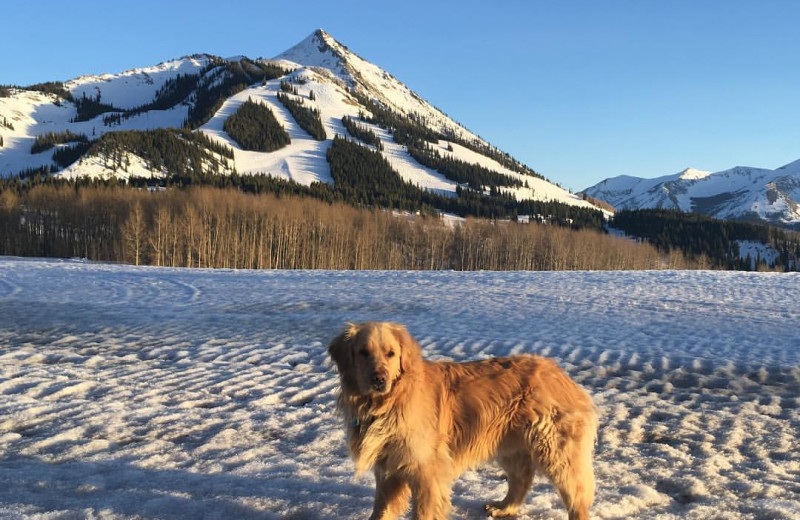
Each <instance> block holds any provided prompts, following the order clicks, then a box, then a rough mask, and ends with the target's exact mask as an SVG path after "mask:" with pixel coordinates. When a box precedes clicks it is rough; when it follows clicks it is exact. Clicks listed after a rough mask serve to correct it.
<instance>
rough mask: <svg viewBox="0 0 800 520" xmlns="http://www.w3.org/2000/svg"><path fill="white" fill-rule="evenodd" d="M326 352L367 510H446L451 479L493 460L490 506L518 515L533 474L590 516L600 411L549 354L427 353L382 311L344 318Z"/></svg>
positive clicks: (576, 517)
mask: <svg viewBox="0 0 800 520" xmlns="http://www.w3.org/2000/svg"><path fill="white" fill-rule="evenodd" d="M328 353H329V355H330V357H331V359H332V360H333V361H334V363H335V364H336V367H337V369H338V372H339V378H340V384H341V389H340V393H339V397H338V409H339V411H340V413H341V414H342V415H343V418H344V422H345V428H346V431H347V439H348V444H349V449H350V453H351V455H352V457H353V460H354V461H355V467H356V471H357V472H363V471H368V470H370V469H371V470H373V472H374V474H375V482H376V489H375V503H374V508H373V511H372V516H371V517H370V519H371V520H391V519H395V518H398V517H399V516H401V515H402V514H404V513H405V512H406V510H407V509H408V505H409V500H411V502H412V509H413V511H412V516H413V518H414V519H416V520H444V519H446V518H447V517H448V514H449V512H450V508H451V506H450V494H451V486H452V484H453V482H454V481H455V479H456V478H458V476H459V475H460V474H461V473H463V472H464V471H465V470H467V469H469V468H473V467H475V466H477V465H479V464H481V463H483V462H486V461H489V460H492V459H493V460H495V461H496V462H497V463H498V464H499V466H500V467H501V468H502V469H503V470H504V471H505V472H506V475H507V477H508V493H507V494H506V496H505V498H504V499H503V500H501V501H499V502H492V503H488V504H486V506H485V507H486V512H487V513H488V514H489V515H490V516H492V517H495V518H500V517H507V516H513V515H515V514H516V512H517V511H518V509H519V508H520V506H521V504H522V502H523V501H524V499H525V495H526V494H527V493H528V490H529V489H530V487H531V483H532V481H533V477H534V475H535V474H537V473H541V474H544V475H546V476H547V477H548V478H549V479H550V481H551V482H552V483H553V485H554V486H555V488H556V489H557V491H558V493H559V495H560V496H561V499H562V501H563V502H564V505H565V506H566V508H567V511H568V513H569V520H586V519H588V518H589V506H591V504H592V501H593V500H594V491H595V482H594V470H593V468H592V456H593V452H594V445H595V440H596V437H597V426H598V419H597V413H596V411H595V408H594V405H593V403H592V400H591V398H590V397H589V395H588V394H587V393H586V392H585V391H584V390H583V389H581V388H580V387H579V386H578V385H577V384H576V383H575V382H574V381H572V380H571V379H570V378H569V376H567V375H566V374H565V373H564V371H563V370H562V369H561V368H560V367H559V366H558V365H557V364H556V363H555V362H554V361H552V360H550V359H547V358H543V357H539V356H534V355H519V356H513V357H505V358H493V359H486V360H481V361H471V362H465V363H456V362H451V361H428V360H424V359H423V358H422V350H421V349H420V346H419V344H418V343H417V342H416V341H415V340H414V339H413V338H412V337H411V335H410V334H409V333H408V331H407V330H406V328H405V327H403V326H402V325H398V324H396V323H389V322H368V323H363V324H361V325H355V324H352V323H350V324H348V325H347V326H346V328H345V330H344V331H343V332H342V333H341V334H339V335H338V336H336V337H335V338H334V339H333V340H332V341H331V343H330V345H329V346H328Z"/></svg>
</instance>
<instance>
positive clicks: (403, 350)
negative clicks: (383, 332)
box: [391, 323, 422, 373]
mask: <svg viewBox="0 0 800 520" xmlns="http://www.w3.org/2000/svg"><path fill="white" fill-rule="evenodd" d="M391 327H392V333H393V334H394V337H395V338H396V339H397V342H398V343H399V344H400V369H401V370H402V371H403V373H407V372H411V371H413V370H415V369H416V368H417V367H418V366H419V364H420V363H422V349H421V348H420V346H419V343H417V341H416V340H415V339H414V338H412V337H411V334H409V333H408V331H407V330H406V328H405V327H403V326H402V325H399V324H397V323H392V324H391Z"/></svg>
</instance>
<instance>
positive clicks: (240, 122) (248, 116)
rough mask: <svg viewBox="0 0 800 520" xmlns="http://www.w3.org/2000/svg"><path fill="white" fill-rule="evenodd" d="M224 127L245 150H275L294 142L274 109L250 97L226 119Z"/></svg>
mask: <svg viewBox="0 0 800 520" xmlns="http://www.w3.org/2000/svg"><path fill="white" fill-rule="evenodd" d="M222 128H223V130H225V132H227V134H228V135H229V136H231V138H233V140H234V141H236V142H237V143H238V144H239V146H241V147H242V149H243V150H252V151H255V152H274V151H275V150H279V149H281V148H283V147H284V146H286V145H288V144H289V143H291V142H292V140H291V139H290V138H289V134H288V133H287V132H286V130H285V129H284V128H283V126H282V125H281V124H280V123H279V122H278V120H277V119H276V118H275V114H273V113H272V110H270V109H269V107H267V106H266V105H264V104H263V103H256V102H254V101H253V100H252V99H250V98H248V99H247V101H245V102H244V103H242V104H241V105H240V106H239V108H238V109H237V110H236V112H235V113H234V114H233V115H231V116H230V117H228V118H227V119H226V120H225V123H224V124H223V126H222Z"/></svg>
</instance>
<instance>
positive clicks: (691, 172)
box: [679, 168, 711, 181]
mask: <svg viewBox="0 0 800 520" xmlns="http://www.w3.org/2000/svg"><path fill="white" fill-rule="evenodd" d="M709 175H711V172H707V171H703V170H697V169H695V168H686V169H685V170H683V171H682V172H681V173H680V174H679V178H680V179H683V180H687V181H692V180H699V179H705V178H706V177H708V176H709Z"/></svg>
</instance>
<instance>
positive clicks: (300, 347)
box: [0, 258, 800, 520]
mask: <svg viewBox="0 0 800 520" xmlns="http://www.w3.org/2000/svg"><path fill="white" fill-rule="evenodd" d="M798 290H800V275H797V274H785V275H784V274H781V275H777V274H751V273H712V272H637V273H590V272H583V273H580V272H579V273H558V272H554V273H522V272H511V273H490V272H479V273H459V272H358V271H356V272H335V271H263V272H256V271H230V270H216V271H214V270H185V269H158V268H137V267H131V266H118V265H103V264H89V263H83V262H77V261H55V260H22V259H14V258H0V317H2V318H0V517H2V518H25V519H67V518H69V519H72V518H102V519H122V518H126V519H127V518H164V519H166V518H170V519H175V518H177V519H187V520H188V519H193V520H194V519H203V518H208V519H216V518H244V519H247V518H253V519H256V518H258V519H264V518H266V519H279V518H280V519H283V518H286V519H306V518H308V519H311V518H315V519H330V520H333V519H341V518H364V517H366V516H367V515H368V514H369V511H370V510H371V509H370V508H371V503H372V494H373V482H372V478H371V477H370V476H362V477H358V478H356V477H353V465H352V462H350V460H349V459H348V457H347V452H346V448H345V442H344V435H343V433H342V429H341V421H340V419H339V418H338V416H337V415H336V413H335V410H334V400H335V394H336V389H337V383H338V379H337V376H336V373H335V370H334V369H333V367H332V364H331V363H330V361H329V360H328V358H327V355H326V351H325V348H326V346H327V343H328V341H329V340H330V339H331V338H332V337H333V336H334V335H335V334H336V333H337V332H338V331H339V330H341V327H342V326H343V323H344V322H345V321H346V320H353V321H357V322H360V321H365V320H373V319H374V320H394V321H398V322H400V323H404V324H406V325H407V326H408V327H409V330H410V331H411V332H412V334H413V335H414V336H415V337H416V338H417V339H418V340H419V341H420V343H421V345H422V347H423V350H424V351H425V354H426V355H427V356H428V357H429V358H434V359H436V358H449V359H455V360H467V359H475V358H485V357H490V356H497V355H508V354H517V353H522V352H532V353H538V354H542V355H546V356H551V357H554V358H556V359H557V360H558V361H559V362H560V363H561V364H562V366H564V367H565V368H566V370H567V371H568V372H569V373H570V374H571V375H572V376H573V377H574V378H575V379H576V380H577V381H579V382H580V383H581V384H582V385H583V386H585V387H586V388H587V389H588V390H589V391H590V392H591V394H592V395H593V397H594V399H595V402H596V404H597V406H598V410H599V412H600V417H601V430H600V436H599V444H598V447H597V454H596V457H595V468H596V472H597V477H598V493H597V500H596V502H595V506H594V507H593V510H592V511H593V514H594V517H596V518H605V519H616V518H654V519H681V518H692V519H716V518H726V519H728V518H730V519H751V518H753V519H760V518H771V519H790V518H797V517H798V515H800V498H798V497H800V449H798V448H799V446H798V440H797V432H798V430H799V429H800V351H798V350H797V348H796V346H797V345H798V344H799V343H800V341H798V340H800V331H798V329H797V327H796V326H795V324H796V323H798V318H800V312H798V310H797V308H796V306H795V305H793V302H794V299H795V296H796V294H797V291H798ZM504 492H505V482H504V480H503V477H502V473H501V472H500V470H499V469H497V468H496V467H494V466H491V465H490V466H486V467H482V468H480V469H477V470H476V471H471V472H468V473H466V474H465V475H464V476H463V477H462V478H461V479H460V480H458V481H457V483H456V485H455V487H454V493H453V502H454V508H455V510H454V515H453V518H467V519H480V518H484V517H485V515H484V513H483V509H482V503H483V502H484V501H485V500H493V499H499V498H501V497H502V496H503V494H504ZM565 517H566V513H565V512H564V510H563V506H562V505H561V503H560V501H559V499H558V497H557V496H556V494H555V492H554V491H553V490H552V487H551V486H550V485H549V484H548V483H547V482H546V481H545V480H544V479H542V478H539V479H537V480H536V482H535V485H534V489H533V491H532V492H531V493H530V494H529V496H528V499H527V501H526V504H525V506H524V507H523V509H522V511H521V515H520V518H523V519H525V518H529V519H563V518H565Z"/></svg>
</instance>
